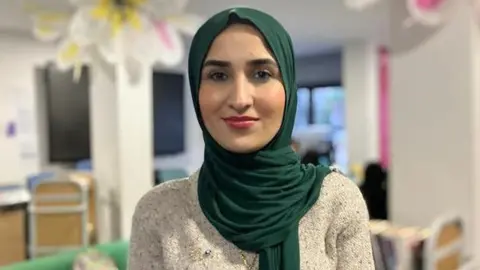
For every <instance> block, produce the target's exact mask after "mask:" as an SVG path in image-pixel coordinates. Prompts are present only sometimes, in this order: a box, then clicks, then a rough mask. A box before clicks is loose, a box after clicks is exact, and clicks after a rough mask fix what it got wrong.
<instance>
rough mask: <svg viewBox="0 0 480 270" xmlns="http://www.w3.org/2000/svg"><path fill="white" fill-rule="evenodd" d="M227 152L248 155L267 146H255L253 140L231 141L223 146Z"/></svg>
mask: <svg viewBox="0 0 480 270" xmlns="http://www.w3.org/2000/svg"><path fill="white" fill-rule="evenodd" d="M221 145H222V147H223V148H225V149H226V150H228V151H230V152H233V153H238V154H248V153H253V152H255V151H258V150H260V149H261V148H262V147H263V146H264V145H265V144H253V143H252V141H251V139H250V140H249V141H243V140H240V141H229V142H224V143H222V144H221Z"/></svg>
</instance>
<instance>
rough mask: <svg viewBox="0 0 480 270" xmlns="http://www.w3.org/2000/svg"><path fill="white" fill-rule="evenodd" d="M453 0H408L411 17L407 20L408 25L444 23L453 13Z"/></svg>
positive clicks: (406, 24) (437, 24)
mask: <svg viewBox="0 0 480 270" xmlns="http://www.w3.org/2000/svg"><path fill="white" fill-rule="evenodd" d="M451 2H452V1H451V0H407V1H406V4H407V10H408V12H409V14H410V18H408V19H407V20H406V21H405V26H406V27H411V26H413V25H414V24H417V23H420V24H422V25H425V26H432V27H434V26H439V25H441V24H443V23H444V22H445V21H446V20H447V18H448V17H450V13H451Z"/></svg>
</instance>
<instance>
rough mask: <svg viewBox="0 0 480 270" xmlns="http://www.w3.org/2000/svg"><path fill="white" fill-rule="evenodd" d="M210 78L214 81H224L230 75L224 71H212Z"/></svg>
mask: <svg viewBox="0 0 480 270" xmlns="http://www.w3.org/2000/svg"><path fill="white" fill-rule="evenodd" d="M208 78H209V79H211V80H213V81H219V82H223V81H226V80H227V79H228V75H227V74H226V73H224V72H217V71H216V72H211V73H209V74H208Z"/></svg>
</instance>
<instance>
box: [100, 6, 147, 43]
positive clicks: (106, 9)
mask: <svg viewBox="0 0 480 270" xmlns="http://www.w3.org/2000/svg"><path fill="white" fill-rule="evenodd" d="M146 1H147V0H98V3H97V5H96V7H95V8H94V9H93V10H92V13H91V14H92V16H93V18H95V19H97V20H106V21H108V23H109V24H110V27H111V30H112V35H115V34H117V33H118V32H119V31H120V29H121V28H122V27H123V26H125V25H130V26H132V27H133V28H135V29H140V28H141V22H140V8H141V7H142V5H143V4H144V3H145V2H146Z"/></svg>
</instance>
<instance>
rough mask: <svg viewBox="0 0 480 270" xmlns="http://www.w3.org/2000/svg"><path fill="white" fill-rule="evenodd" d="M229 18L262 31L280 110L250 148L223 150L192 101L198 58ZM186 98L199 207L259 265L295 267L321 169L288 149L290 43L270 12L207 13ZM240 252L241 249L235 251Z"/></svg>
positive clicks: (292, 96)
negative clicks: (192, 122)
mask: <svg viewBox="0 0 480 270" xmlns="http://www.w3.org/2000/svg"><path fill="white" fill-rule="evenodd" d="M233 23H248V24H250V25H252V26H254V27H256V29H257V30H258V31H259V32H260V33H261V34H262V35H263V37H264V39H265V43H266V44H267V46H268V47H269V49H270V50H271V52H272V53H273V56H274V58H275V60H276V61H277V64H278V65H279V68H280V72H281V74H282V80H283V85H284V87H285V96H286V104H285V113H284V116H283V122H282V126H281V128H280V130H279V131H278V133H277V134H276V136H275V137H274V138H273V140H272V141H271V142H270V143H269V144H267V145H266V146H265V147H264V148H263V149H261V150H259V151H257V152H255V153H250V154H238V153H232V152H229V151H227V150H225V149H223V148H222V147H221V146H220V145H219V144H217V142H216V141H215V140H214V139H213V138H212V137H211V136H210V134H209V133H208V131H207V129H206V128H205V125H204V124H203V120H202V116H201V113H200V108H199V103H198V91H199V88H200V83H201V72H202V66H203V62H204V60H205V57H206V56H207V54H208V51H209V48H210V45H211V44H212V42H213V41H214V39H215V38H216V37H217V35H219V34H220V33H221V32H222V31H223V30H224V29H226V28H227V27H228V26H229V25H231V24H233ZM188 71H189V80H190V88H191V92H192V99H193V103H194V106H195V112H196V114H197V119H198V122H199V124H200V127H201V128H202V130H203V138H204V141H205V156H204V162H203V165H202V168H201V170H200V175H199V179H198V198H199V203H200V206H201V208H202V211H203V213H204V214H205V216H206V217H207V219H208V220H209V221H210V223H211V224H212V225H213V226H214V227H215V228H216V229H217V230H218V232H219V233H220V234H221V235H222V236H223V237H224V238H225V239H227V240H228V241H230V242H232V243H233V244H235V245H236V246H237V247H238V248H240V249H242V250H245V251H251V252H257V253H258V254H259V261H260V265H259V267H260V270H299V269H300V252H299V243H298V223H299V221H300V219H301V218H302V217H303V216H304V215H305V214H306V213H307V212H308V210H310V208H311V207H312V206H313V205H314V204H315V202H316V201H317V199H318V197H319V194H320V188H321V185H322V181H323V179H324V177H325V176H326V175H327V174H328V173H329V172H330V170H329V169H328V168H327V167H321V166H318V167H315V166H312V165H309V166H303V165H301V164H300V162H299V159H298V156H297V155H296V154H295V153H294V152H293V150H292V149H291V147H290V141H291V134H292V129H293V124H294V121H295V112H296V108H297V93H296V90H297V87H296V81H295V62H294V55H293V48H292V41H291V39H290V36H289V34H288V33H287V32H286V31H285V29H284V28H283V27H282V25H281V24H280V23H279V22H278V21H276V20H275V19H274V18H273V17H271V16H270V15H268V14H265V13H263V12H261V11H258V10H254V9H250V8H233V9H228V10H225V11H222V12H220V13H218V14H216V15H214V16H213V17H212V18H210V19H209V20H208V21H207V22H206V23H205V24H204V25H203V26H202V27H201V28H200V29H199V30H198V32H197V33H196V35H195V37H194V38H193V41H192V47H191V49H190V55H189V59H188ZM239 256H240V254H239Z"/></svg>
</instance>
